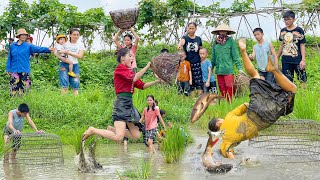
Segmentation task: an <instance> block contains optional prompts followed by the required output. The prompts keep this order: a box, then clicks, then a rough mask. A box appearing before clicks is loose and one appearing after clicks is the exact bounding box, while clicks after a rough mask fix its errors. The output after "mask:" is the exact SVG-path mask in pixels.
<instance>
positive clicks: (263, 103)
mask: <svg viewBox="0 0 320 180" xmlns="http://www.w3.org/2000/svg"><path fill="white" fill-rule="evenodd" d="M239 47H240V51H241V55H242V58H243V63H244V67H245V69H246V71H247V72H248V74H249V75H250V76H251V78H252V79H251V80H250V103H244V104H242V105H240V106H239V107H237V108H236V109H234V110H233V111H231V112H229V113H228V114H227V115H226V117H225V118H224V119H220V118H216V119H212V120H211V121H210V122H209V125H208V126H209V129H210V130H211V131H214V132H216V131H224V130H225V134H224V135H223V136H222V141H223V142H222V143H221V145H220V149H221V152H222V154H223V155H224V156H225V157H227V158H230V159H233V158H234V152H233V147H235V146H237V145H238V144H240V142H241V141H244V140H247V139H250V138H253V137H255V136H257V135H258V131H260V130H263V129H265V128H268V127H269V126H271V125H272V124H273V123H274V122H276V121H277V119H278V118H279V117H280V116H284V115H287V114H289V113H291V112H292V110H293V105H294V96H295V93H296V89H297V88H296V85H295V84H293V83H292V82H291V81H290V80H289V79H287V78H286V76H284V75H283V74H282V72H281V71H280V70H279V69H277V68H276V67H275V66H274V64H273V63H272V60H271V58H270V57H269V59H268V65H267V67H266V71H267V72H271V73H272V74H273V75H274V76H275V79H276V81H277V83H278V84H273V83H270V82H268V81H265V80H262V79H260V75H259V73H258V71H257V70H256V69H255V68H254V66H253V65H252V63H251V61H250V59H249V57H248V54H247V53H246V42H245V39H241V40H239Z"/></svg>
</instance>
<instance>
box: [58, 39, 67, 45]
mask: <svg viewBox="0 0 320 180" xmlns="http://www.w3.org/2000/svg"><path fill="white" fill-rule="evenodd" d="M65 42H66V38H60V39H59V40H58V43H59V44H64V43H65Z"/></svg>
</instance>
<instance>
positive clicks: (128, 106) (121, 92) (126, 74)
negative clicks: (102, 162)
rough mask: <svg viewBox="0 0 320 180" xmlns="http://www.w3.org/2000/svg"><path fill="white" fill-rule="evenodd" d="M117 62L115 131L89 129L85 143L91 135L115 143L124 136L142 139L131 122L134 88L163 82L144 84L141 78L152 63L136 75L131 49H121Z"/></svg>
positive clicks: (83, 138) (84, 135) (113, 114)
mask: <svg viewBox="0 0 320 180" xmlns="http://www.w3.org/2000/svg"><path fill="white" fill-rule="evenodd" d="M117 61H118V63H119V65H118V66H117V67H116V69H115V71H114V88H115V92H116V95H117V98H116V100H115V102H114V107H113V111H112V119H113V122H114V128H115V129H114V131H112V130H107V129H97V128H94V127H89V128H88V129H87V130H86V131H85V132H84V134H83V137H82V140H83V141H84V140H86V139H87V138H88V137H89V136H91V135H99V136H102V137H104V138H107V139H111V140H114V141H122V140H123V137H124V136H125V137H128V138H130V139H139V138H140V131H139V128H138V127H137V126H135V125H134V123H133V122H132V121H131V119H132V118H131V115H132V111H133V108H134V106H133V104H132V95H133V93H134V88H138V89H146V88H148V87H150V86H152V85H154V84H156V83H159V82H161V81H162V80H161V79H157V80H155V81H152V82H148V83H144V82H142V81H141V80H140V78H141V77H142V76H143V74H144V73H145V72H146V71H147V70H148V68H149V67H150V64H151V62H149V63H148V64H147V65H146V66H145V67H144V68H143V69H141V71H139V72H138V73H135V72H134V71H133V70H132V68H131V65H132V62H133V55H132V54H130V49H127V48H122V49H120V50H119V52H118V54H117ZM126 125H127V126H128V130H126Z"/></svg>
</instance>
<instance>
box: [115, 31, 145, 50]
mask: <svg viewBox="0 0 320 180" xmlns="http://www.w3.org/2000/svg"><path fill="white" fill-rule="evenodd" d="M130 31H131V32H132V34H133V36H134V38H135V45H136V47H138V43H139V41H140V37H139V35H138V34H137V33H136V32H135V31H134V29H133V28H130ZM117 46H118V45H117Z"/></svg>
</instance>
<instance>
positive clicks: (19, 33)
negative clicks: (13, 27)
mask: <svg viewBox="0 0 320 180" xmlns="http://www.w3.org/2000/svg"><path fill="white" fill-rule="evenodd" d="M22 34H25V35H29V34H28V33H27V31H26V30H25V29H23V28H21V29H18V31H17V35H16V38H18V37H19V36H20V35H22Z"/></svg>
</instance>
